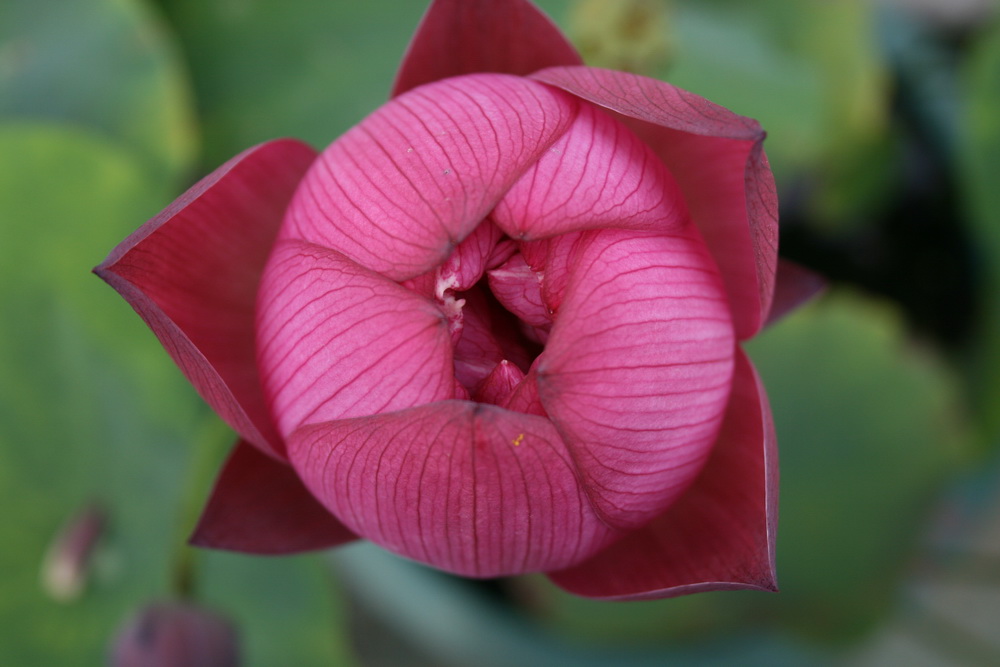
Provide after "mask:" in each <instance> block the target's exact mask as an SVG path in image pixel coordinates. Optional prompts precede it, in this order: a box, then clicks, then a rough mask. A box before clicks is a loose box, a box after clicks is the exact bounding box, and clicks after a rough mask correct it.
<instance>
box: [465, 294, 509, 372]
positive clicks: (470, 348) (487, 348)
mask: <svg viewBox="0 0 1000 667" xmlns="http://www.w3.org/2000/svg"><path fill="white" fill-rule="evenodd" d="M464 296H465V299H464V301H465V305H464V306H463V307H462V319H463V326H462V337H461V338H460V339H459V341H458V343H457V344H456V345H455V352H454V355H455V377H456V378H457V379H458V381H459V382H461V383H462V384H463V385H465V386H466V387H468V388H469V389H472V388H473V387H475V386H476V385H477V384H478V383H479V382H480V381H482V380H483V378H485V377H486V376H487V375H489V374H490V373H491V372H492V371H493V368H494V367H495V366H496V365H497V364H498V363H500V361H502V360H503V358H504V353H503V348H502V347H500V343H499V342H498V341H497V339H496V337H495V336H494V335H493V331H492V328H493V327H492V321H493V318H492V316H491V313H490V310H489V306H488V304H487V303H486V299H485V298H483V294H482V292H481V291H480V290H479V289H474V290H472V291H471V292H467V293H466V294H465V295H464Z"/></svg>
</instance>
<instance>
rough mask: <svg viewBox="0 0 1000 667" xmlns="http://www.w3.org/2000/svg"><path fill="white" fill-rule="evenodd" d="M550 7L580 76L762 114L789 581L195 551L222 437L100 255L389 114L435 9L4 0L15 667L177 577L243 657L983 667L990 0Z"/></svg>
mask: <svg viewBox="0 0 1000 667" xmlns="http://www.w3.org/2000/svg"><path fill="white" fill-rule="evenodd" d="M540 4H541V6H542V7H543V8H544V9H545V10H546V11H547V12H548V13H549V14H550V15H551V16H552V17H553V18H554V19H555V20H556V22H557V23H559V24H560V26H561V27H563V28H564V30H566V31H567V33H568V34H569V35H570V37H571V38H572V39H573V41H574V42H575V43H576V44H577V45H578V47H579V48H580V49H581V51H582V53H583V54H584V56H585V59H586V60H587V61H588V63H590V64H593V65H600V66H609V67H616V68H622V69H630V70H633V71H638V72H641V73H645V74H649V75H652V76H656V77H660V78H664V79H667V80H670V81H671V82H673V83H676V84H678V85H680V86H683V87H685V88H688V89H689V90H692V91H694V92H696V93H699V94H701V95H703V96H705V97H708V98H709V99H712V100H713V101H715V102H718V103H720V104H723V105H725V106H728V107H729V108H731V109H733V110H735V111H737V112H739V113H742V114H745V115H749V116H753V117H755V118H758V119H759V120H760V121H761V123H762V124H763V126H764V127H765V129H767V131H768V133H769V138H768V140H767V150H768V153H769V156H770V158H771V162H772V165H773V167H774V170H775V173H776V176H777V179H778V186H779V191H780V195H781V205H782V245H781V252H782V255H784V256H786V257H788V258H791V259H794V260H797V261H799V262H801V263H803V264H805V265H807V266H810V267H812V268H814V269H816V270H818V271H820V272H822V273H823V274H825V275H826V276H827V277H828V278H829V280H830V288H829V289H828V291H827V293H826V294H825V295H824V296H823V297H822V298H821V299H819V300H818V301H816V302H815V303H812V304H810V305H809V306H808V307H806V308H804V309H803V310H801V311H800V312H798V313H796V314H794V315H792V316H790V317H789V318H788V319H786V320H784V321H782V322H781V323H779V324H777V325H776V326H774V327H773V328H772V329H770V330H769V331H767V332H765V333H764V334H763V335H761V336H760V337H759V339H757V340H755V341H754V342H753V343H752V344H751V345H750V346H749V349H750V352H751V354H752V356H753V358H754V360H755V362H756V363H757V364H758V367H759V368H760V371H761V373H762V375H763V376H764V379H765V382H766V384H767V387H768V390H769V393H770V396H771V402H772V405H773V408H774V412H775V418H776V423H777V429H778V435H779V441H780V445H781V457H782V461H781V466H782V497H781V524H780V531H779V544H778V566H779V578H780V583H781V586H782V592H781V593H780V594H778V595H767V594H760V593H712V594H704V595H698V596H694V597H689V598H681V599H675V600H667V601H661V602H652V603H649V602H643V603H596V602H589V601H584V600H578V599H575V598H571V597H570V596H568V595H565V594H562V593H560V592H558V591H557V590H555V589H554V588H553V587H552V586H550V585H548V584H547V583H546V582H545V581H544V580H543V578H541V577H522V578H518V579H513V580H505V581H499V582H488V583H485V584H469V583H468V582H465V581H462V580H458V579H454V578H451V577H447V576H444V575H440V574H438V573H435V572H431V571H429V570H426V569H424V568H420V567H418V566H415V565H412V564H409V563H404V562H402V561H399V560H398V559H395V558H393V557H391V556H388V555H386V554H384V553H382V552H379V551H378V550H375V549H372V548H370V547H368V546H365V545H360V546H352V547H349V548H346V549H343V550H340V551H338V552H336V553H334V554H332V555H323V556H319V555H317V556H311V557H296V558H284V559H266V558H250V557H241V556H236V555H231V554H222V553H207V552H196V551H194V550H191V549H189V548H187V547H185V546H184V540H185V538H186V535H187V532H188V531H189V529H190V527H191V525H192V523H193V521H194V519H195V517H196V516H197V513H198V511H199V509H200V506H201V504H202V502H203V501H204V498H205V496H206V494H207V492H208V489H209V488H210V485H211V482H212V479H213V476H214V474H215V471H216V470H217V467H218V465H219V463H220V461H221V460H222V457H224V456H225V453H226V450H227V448H228V445H229V442H230V439H231V435H230V434H229V433H228V431H227V429H226V428H225V427H224V426H222V425H221V424H220V423H219V422H218V420H217V419H216V418H215V417H214V416H213V415H212V414H211V413H210V411H209V410H208V409H207V408H205V407H204V406H203V405H202V404H201V403H200V401H199V400H198V398H197V396H196V395H195V394H194V392H193V391H192V390H191V389H190V388H189V387H188V386H187V384H186V382H185V381H184V380H183V378H182V377H181V375H180V373H179V372H178V371H177V370H176V369H175V368H174V367H173V365H172V364H171V362H170V360H169V359H168V357H167V356H166V354H164V353H163V352H162V350H161V349H160V347H159V345H158V344H157V342H156V340H155V339H154V337H153V336H152V334H150V333H149V332H148V331H147V330H146V329H145V327H144V325H143V324H142V322H141V321H140V320H139V318H138V317H136V316H135V315H134V313H133V312H132V311H131V309H130V308H129V307H128V306H127V305H126V304H125V302H124V301H122V300H121V299H120V298H119V297H118V296H117V295H116V294H115V293H114V292H113V291H112V290H111V289H109V288H108V287H107V286H105V285H104V284H102V283H101V282H100V281H99V280H98V279H97V278H95V277H93V276H91V275H88V272H89V270H90V268H91V267H92V266H94V265H95V264H97V263H98V262H100V261H101V260H102V259H103V258H104V256H105V255H106V254H107V252H108V251H110V250H111V248H113V247H114V246H115V245H116V244H117V243H118V242H119V241H120V240H121V239H122V238H124V237H125V236H126V235H127V234H128V233H129V232H130V231H132V230H133V229H134V228H136V227H137V226H138V225H139V224H141V223H142V222H143V221H145V220H146V219H147V218H149V217H150V216H152V215H154V214H155V213H156V212H157V211H159V209H160V208H162V207H163V206H164V205H166V204H167V203H169V202H170V201H171V199H173V198H174V197H175V196H177V195H178V194H179V193H181V192H182V191H183V190H184V189H185V188H186V187H187V186H188V185H190V184H191V183H192V182H193V181H194V180H196V179H197V178H198V177H199V176H200V175H203V174H204V173H207V171H209V170H211V169H212V168H214V167H215V166H217V165H219V164H221V163H222V162H223V161H225V160H226V159H228V158H229V157H231V156H232V155H234V154H236V153H237V152H239V151H240V150H242V149H244V148H246V147H248V146H250V145H252V144H254V143H257V142H260V141H263V140H266V139H270V138H274V137H278V136H294V137H299V138H302V139H305V140H306V141H309V142H310V143H312V144H313V145H314V146H316V147H322V146H324V145H326V144H327V143H329V142H330V141H332V140H333V139H335V138H336V137H337V136H338V135H339V134H340V133H342V132H343V131H344V130H345V129H347V128H348V127H350V126H351V125H353V124H354V123H356V122H357V121H358V120H360V119H361V118H362V117H363V116H364V115H365V114H367V113H368V112H370V111H371V110H373V109H374V108H376V107H377V106H378V105H379V104H381V103H382V102H383V101H384V100H385V98H386V95H387V93H388V90H389V87H390V85H391V82H392V78H393V74H394V72H395V68H396V65H397V64H398V62H399V59H400V57H401V56H402V53H403V50H404V48H405V46H406V44H407V43H408V40H409V37H410V35H411V33H412V31H413V29H414V27H415V26H416V24H417V22H418V20H419V18H420V16H421V14H422V12H423V10H424V7H425V3H424V2H423V1H422V0H406V1H400V0H369V1H368V2H365V3H359V2H353V1H348V0H299V1H298V2H282V1H279V0H159V1H158V2H157V1H154V0H48V1H46V2H38V1H37V0H0V318H2V319H0V321H2V323H3V324H2V326H0V379H2V382H0V507H3V508H4V514H5V518H4V519H3V520H2V521H0V664H4V665H93V664H100V663H101V662H102V661H103V660H104V656H105V655H106V650H107V646H108V643H109V641H110V639H111V637H112V636H113V635H114V633H115V632H116V630H117V628H118V627H119V626H120V624H121V623H122V622H123V621H124V620H125V619H126V618H128V617H129V616H130V615H132V614H133V613H135V612H136V610H138V609H139V608H140V607H142V606H143V605H145V604H147V603H149V602H151V601H155V600H169V599H174V598H176V597H177V596H179V595H185V596H187V599H190V600H193V601H195V602H196V603H197V604H199V605H202V606H204V607H206V608H209V609H212V610H214V611H216V612H218V613H220V614H221V615H223V616H225V617H227V618H229V619H230V620H231V621H232V622H233V623H234V625H235V626H236V628H237V630H238V632H239V636H240V642H241V651H242V654H243V656H244V658H245V662H246V664H249V665H261V666H264V665H306V666H308V665H355V664H376V665H396V664H406V665H411V664H412V665H424V664H426V665H469V664H476V665H507V664H510V665H515V664H516V665H534V664H539V665H560V664H566V665H603V664H607V665H628V664H637V665H638V664H641V665H655V664H682V665H687V664H691V665H701V664H720V663H726V664H760V665H777V664H789V665H810V664H823V665H826V664H846V665H881V664H907V665H966V664H968V665H985V664H1000V639H998V638H997V636H996V634H995V632H994V631H995V625H996V621H997V619H1000V459H998V452H997V449H998V448H997V444H998V443H1000V438H998V431H1000V296H998V295H1000V22H998V19H1000V7H998V4H997V3H996V2H990V1H989V0H940V1H938V2H934V1H933V0H881V1H880V0H841V1H840V2H828V1H824V0H759V1H757V2H753V3H747V2H740V1H738V0H700V1H698V0H672V1H668V0H620V1H616V2H609V1H606V0H548V1H544V2H540ZM88 507H89V508H94V507H96V508H99V509H98V510H97V511H98V513H99V515H100V516H101V517H103V526H104V528H103V530H101V531H99V532H100V537H99V539H98V540H97V541H96V544H95V546H94V548H93V550H92V551H93V553H92V554H91V558H89V559H88V561H87V563H86V566H85V567H84V568H83V570H82V572H81V573H80V574H79V576H77V577H76V578H73V577H71V578H70V579H69V580H67V579H65V578H64V579H58V578H55V579H54V578H53V577H55V574H54V570H53V564H52V563H53V562H52V560H51V556H49V557H48V560H47V552H50V551H51V549H52V545H53V544H54V543H58V536H59V535H60V534H62V535H65V531H66V529H67V528H66V527H67V526H70V527H72V526H73V525H79V521H78V519H79V517H80V513H81V512H83V511H84V510H85V509H86V508H88ZM74 517H76V518H77V521H76V524H74V521H75V519H74Z"/></svg>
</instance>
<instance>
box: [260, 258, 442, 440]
mask: <svg viewBox="0 0 1000 667" xmlns="http://www.w3.org/2000/svg"><path fill="white" fill-rule="evenodd" d="M257 337H258V359H259V363H260V367H261V373H262V378H263V382H264V387H265V391H266V392H267V396H268V399H269V400H270V403H271V407H272V410H273V413H274V415H275V419H276V421H277V425H278V429H279V430H280V432H281V433H282V434H283V435H285V436H287V435H288V434H289V433H291V432H292V431H294V430H295V429H296V428H298V427H299V426H300V425H301V424H303V423H313V422H325V421H328V420H331V419H341V418H344V417H356V416H360V415H370V414H377V413H380V412H388V411H392V410H400V409H403V408H408V407H411V406H413V405H420V404H423V403H427V402H430V401H436V400H441V399H444V398H451V397H452V395H453V392H454V380H453V378H454V375H453V371H452V357H451V342H450V335H449V333H448V325H447V319H446V318H445V317H444V315H443V314H442V313H441V311H440V310H439V309H438V308H437V307H436V306H435V305H434V304H433V303H432V302H431V301H429V300H428V299H426V298H424V297H422V296H420V295H418V294H415V293H413V292H411V291H410V290H408V289H406V288H405V287H402V286H400V285H397V284H396V283H394V282H391V281H389V280H387V279H385V278H383V277H382V276H379V275H377V274H375V273H372V272H371V271H368V270H367V269H364V268H362V267H360V266H358V265H357V264H355V263H354V262H352V261H351V260H349V259H347V258H346V257H344V256H343V255H341V254H340V253H338V252H337V251H335V250H328V249H326V248H321V247H319V246H315V245H310V244H308V243H303V242H301V241H279V242H278V244H277V245H276V246H275V248H274V252H273V254H272V256H271V260H270V262H269V263H268V265H267V268H266V269H265V271H264V279H263V280H262V282H261V288H260V301H259V317H258V324H257Z"/></svg>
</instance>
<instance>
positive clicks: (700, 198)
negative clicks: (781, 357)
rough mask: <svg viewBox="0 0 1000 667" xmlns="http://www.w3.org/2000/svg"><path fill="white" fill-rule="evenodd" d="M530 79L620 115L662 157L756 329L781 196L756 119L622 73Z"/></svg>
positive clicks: (742, 318)
mask: <svg viewBox="0 0 1000 667" xmlns="http://www.w3.org/2000/svg"><path fill="white" fill-rule="evenodd" d="M531 78H534V79H537V80H538V81H542V82H544V83H548V84H550V85H553V86H556V87H558V88H561V89H563V90H566V91H568V92H570V93H573V94H574V95H576V96H578V97H580V98H582V99H585V100H588V101H590V102H593V103H594V104H597V105H599V106H602V107H604V108H606V109H610V110H611V111H614V112H616V113H617V114H620V116H619V117H620V118H622V119H623V120H624V121H625V122H626V124H627V125H628V126H629V127H630V128H631V129H632V130H633V131H634V132H635V133H636V134H638V135H639V137H640V138H642V139H643V140H644V141H645V142H646V144H648V145H649V146H650V148H652V149H653V151H654V152H656V153H657V155H659V156H660V159H662V160H663V162H664V163H665V164H666V165H667V167H668V168H669V169H670V171H671V172H672V173H673V175H674V177H675V178H676V179H677V183H678V185H680V188H681V190H682V191H683V193H684V198H685V200H686V201H687V205H688V209H689V210H690V212H691V217H692V218H693V219H694V221H695V223H696V224H697V225H698V228H699V229H700V230H701V233H702V235H703V236H704V237H705V241H706V243H707V244H708V247H709V250H711V252H712V255H713V256H714V257H715V261H716V262H717V263H718V265H719V269H720V271H721V272H722V277H723V280H724V281H725V284H726V292H727V294H728V295H729V301H730V306H731V308H732V311H733V320H734V323H735V326H736V334H737V336H738V337H739V338H740V339H741V340H743V339H746V338H749V337H751V336H753V335H754V334H755V333H756V332H757V331H759V330H760V328H761V326H762V325H763V323H764V321H765V319H766V317H767V313H768V311H769V309H770V305H771V298H772V294H773V292H774V273H775V266H776V264H777V250H778V196H777V192H776V190H775V186H774V177H773V175H772V174H771V169H770V167H769V165H768V162H767V157H766V156H765V154H764V150H763V147H762V143H763V141H764V131H763V130H762V129H761V128H760V125H759V124H758V123H757V121H755V120H752V119H750V118H745V117H743V116H739V115H737V114H735V113H733V112H731V111H728V110H727V109H725V108H723V107H720V106H718V105H716V104H713V103H712V102H709V101H708V100H705V99H704V98H701V97H699V96H697V95H695V94H693V93H689V92H688V91H686V90H682V89H680V88H677V87H675V86H672V85H670V84H669V83H665V82H663V81H657V80H656V79H649V78H646V77H642V76H638V75H634V74H628V73H625V72H614V71H610V70H601V69H596V68H590V67H558V68H552V69H547V70H543V71H541V72H538V73H536V74H534V75H533V76H532V77H531Z"/></svg>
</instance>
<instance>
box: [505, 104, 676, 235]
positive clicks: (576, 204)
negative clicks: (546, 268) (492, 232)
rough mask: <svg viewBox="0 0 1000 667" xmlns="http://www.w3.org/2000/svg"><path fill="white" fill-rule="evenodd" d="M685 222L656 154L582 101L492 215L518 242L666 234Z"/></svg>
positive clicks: (607, 115)
mask: <svg viewBox="0 0 1000 667" xmlns="http://www.w3.org/2000/svg"><path fill="white" fill-rule="evenodd" d="M687 217H688V214H687V207H686V206H685V204H684V196H683V195H682V194H681V191H680V189H679V188H678V187H677V183H676V182H674V179H673V177H672V176H671V175H670V174H669V173H668V172H667V170H666V168H665V167H664V166H663V163H662V162H661V161H660V159H659V158H658V157H657V156H656V154H655V153H653V152H652V151H651V150H650V149H649V147H648V146H646V145H645V144H644V143H642V141H640V140H639V138H638V137H637V136H636V135H635V134H634V133H633V132H632V131H631V130H629V129H628V128H627V127H625V125H623V124H622V123H620V122H618V121H617V120H615V119H614V118H612V117H611V116H610V115H609V114H607V113H605V112H604V111H602V110H600V109H598V108H597V107H594V106H591V105H589V104H588V105H583V106H581V107H580V112H579V113H578V114H577V116H576V119H575V120H574V121H573V124H572V125H571V126H570V128H569V130H568V131H567V132H566V133H565V134H564V135H563V136H562V137H560V138H559V139H558V140H557V141H556V142H555V143H554V144H552V146H551V147H550V148H549V150H547V151H546V152H545V153H544V154H542V155H541V156H540V157H539V159H538V161H537V162H535V164H533V165H532V166H531V168H530V169H528V171H527V172H525V174H524V175H523V176H522V177H521V178H520V180H518V182H517V183H515V184H514V186H513V187H512V188H511V189H510V190H509V191H508V192H507V194H506V195H505V196H504V198H503V199H502V200H501V201H500V203H499V204H498V205H497V207H496V209H495V210H494V211H493V213H492V218H493V220H494V221H495V222H496V223H497V225H499V226H500V228H501V229H503V231H504V232H506V233H507V235H508V236H510V237H511V238H513V239H518V240H533V239H541V238H546V237H549V236H555V235H557V234H565V233H567V232H574V231H580V230H585V229H606V228H621V229H648V230H655V231H664V232H669V231H673V230H676V229H678V228H680V226H681V225H683V224H684V222H685V220H686V219H687Z"/></svg>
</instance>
